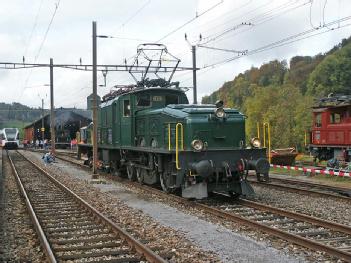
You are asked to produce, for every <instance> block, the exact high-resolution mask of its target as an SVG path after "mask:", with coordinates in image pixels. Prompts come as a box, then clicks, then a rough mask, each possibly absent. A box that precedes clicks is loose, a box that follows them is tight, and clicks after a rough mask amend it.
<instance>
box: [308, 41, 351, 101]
mask: <svg viewBox="0 0 351 263" xmlns="http://www.w3.org/2000/svg"><path fill="white" fill-rule="evenodd" d="M350 87H351V43H348V44H347V45H345V46H344V47H342V48H341V49H339V50H337V51H335V52H334V53H332V54H330V55H328V56H327V57H326V58H325V59H324V60H323V61H322V62H321V63H320V64H319V65H318V66H317V67H316V69H315V70H314V71H313V72H312V73H311V74H310V76H309V79H308V83H307V93H308V94H309V95H314V96H317V97H323V96H327V95H328V94H329V93H339V94H350V93H351V90H350Z"/></svg>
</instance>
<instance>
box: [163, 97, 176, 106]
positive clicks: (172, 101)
mask: <svg viewBox="0 0 351 263" xmlns="http://www.w3.org/2000/svg"><path fill="white" fill-rule="evenodd" d="M178 103H179V101H178V96H177V95H166V106H167V105H168V104H178Z"/></svg>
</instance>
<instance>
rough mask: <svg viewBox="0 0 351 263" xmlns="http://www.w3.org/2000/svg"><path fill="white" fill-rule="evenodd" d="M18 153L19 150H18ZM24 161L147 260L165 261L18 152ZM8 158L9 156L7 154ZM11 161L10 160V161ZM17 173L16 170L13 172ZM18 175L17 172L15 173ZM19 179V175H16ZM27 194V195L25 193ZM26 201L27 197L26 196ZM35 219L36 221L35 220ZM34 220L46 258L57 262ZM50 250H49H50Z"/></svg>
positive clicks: (157, 262) (41, 230)
mask: <svg viewBox="0 0 351 263" xmlns="http://www.w3.org/2000/svg"><path fill="white" fill-rule="evenodd" d="M18 153H19V152H18ZM19 154H20V155H21V156H22V157H23V158H24V159H25V160H26V161H28V162H29V163H31V164H32V165H33V166H35V167H36V169H38V170H39V171H40V172H41V173H42V174H44V175H45V176H46V177H47V178H48V179H49V180H50V181H51V182H52V183H53V184H55V185H56V186H57V187H58V188H60V189H61V190H62V191H64V192H66V193H68V194H69V195H71V196H72V197H73V199H74V200H76V201H77V202H78V203H80V204H81V205H82V206H83V207H84V208H85V210H86V211H89V212H90V213H91V214H92V215H93V218H94V217H96V218H98V221H99V222H102V223H103V224H104V225H106V226H108V227H109V228H110V229H111V230H112V231H113V232H114V233H116V235H117V236H119V237H120V238H121V239H122V240H125V241H126V242H127V244H128V245H129V246H130V247H131V248H132V249H133V250H135V251H136V252H137V253H138V254H139V255H142V256H143V257H144V258H145V259H146V260H147V261H148V262H152V263H166V262H167V261H166V260H164V259H163V258H162V257H160V256H159V255H157V254H156V253H155V252H154V251H152V250H151V249H150V248H148V247H147V246H145V245H144V244H142V243H141V242H140V241H138V240H136V239H135V238H134V237H133V236H131V235H130V234H129V233H128V232H126V231H125V230H124V229H122V228H121V227H119V226H118V225H116V224H115V223H114V222H112V221H111V220H110V219H109V218H107V217H106V216H104V215H103V214H102V213H100V212H99V211H98V210H96V209H95V208H94V207H92V206H91V205H90V204H88V203H87V202H86V201H85V200H83V199H82V198H81V197H79V196H78V195H77V194H75V193H74V192H73V191H72V190H70V189H69V188H67V187H66V186H65V185H63V184H62V183H61V182H59V181H58V180H57V179H55V178H54V177H52V176H51V175H50V174H48V173H47V172H46V171H45V170H43V169H42V168H41V167H39V166H38V165H36V164H35V163H33V162H32V161H31V160H29V159H28V158H27V157H26V156H24V155H23V154H21V153H19ZM9 158H10V156H9ZM11 162H12V161H11ZM12 165H13V168H12V169H14V171H16V168H15V166H14V164H13V162H12ZM15 173H17V171H16V172H15ZM17 176H18V174H17ZM18 179H19V177H18ZM21 191H24V192H25V189H24V187H23V185H22V190H21ZM26 196H27V195H26ZM27 199H28V201H29V198H28V197H27ZM31 211H32V212H31V213H32V214H34V216H35V212H34V209H33V207H32V206H31ZM35 221H36V222H35ZM35 221H34V223H35V224H37V225H38V229H39V232H41V234H40V235H41V236H42V237H40V239H43V241H42V242H43V246H44V247H45V251H47V252H46V254H47V255H48V258H49V259H50V262H57V261H56V259H55V256H54V253H53V252H52V250H51V248H50V245H49V242H48V241H47V239H46V236H45V234H44V232H43V229H42V228H41V226H40V224H39V220H38V219H37V218H36V220H35ZM44 237H45V238H44ZM50 251H51V252H50Z"/></svg>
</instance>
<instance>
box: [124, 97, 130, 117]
mask: <svg viewBox="0 0 351 263" xmlns="http://www.w3.org/2000/svg"><path fill="white" fill-rule="evenodd" d="M123 116H124V117H130V103H129V100H124V101H123Z"/></svg>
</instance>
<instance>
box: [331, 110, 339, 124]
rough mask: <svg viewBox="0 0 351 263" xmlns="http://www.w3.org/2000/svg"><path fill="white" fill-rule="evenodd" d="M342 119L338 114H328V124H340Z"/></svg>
mask: <svg viewBox="0 0 351 263" xmlns="http://www.w3.org/2000/svg"><path fill="white" fill-rule="evenodd" d="M341 119H342V115H341V114H340V113H336V112H332V113H331V114H330V123H332V124H335V123H340V122H341Z"/></svg>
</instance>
